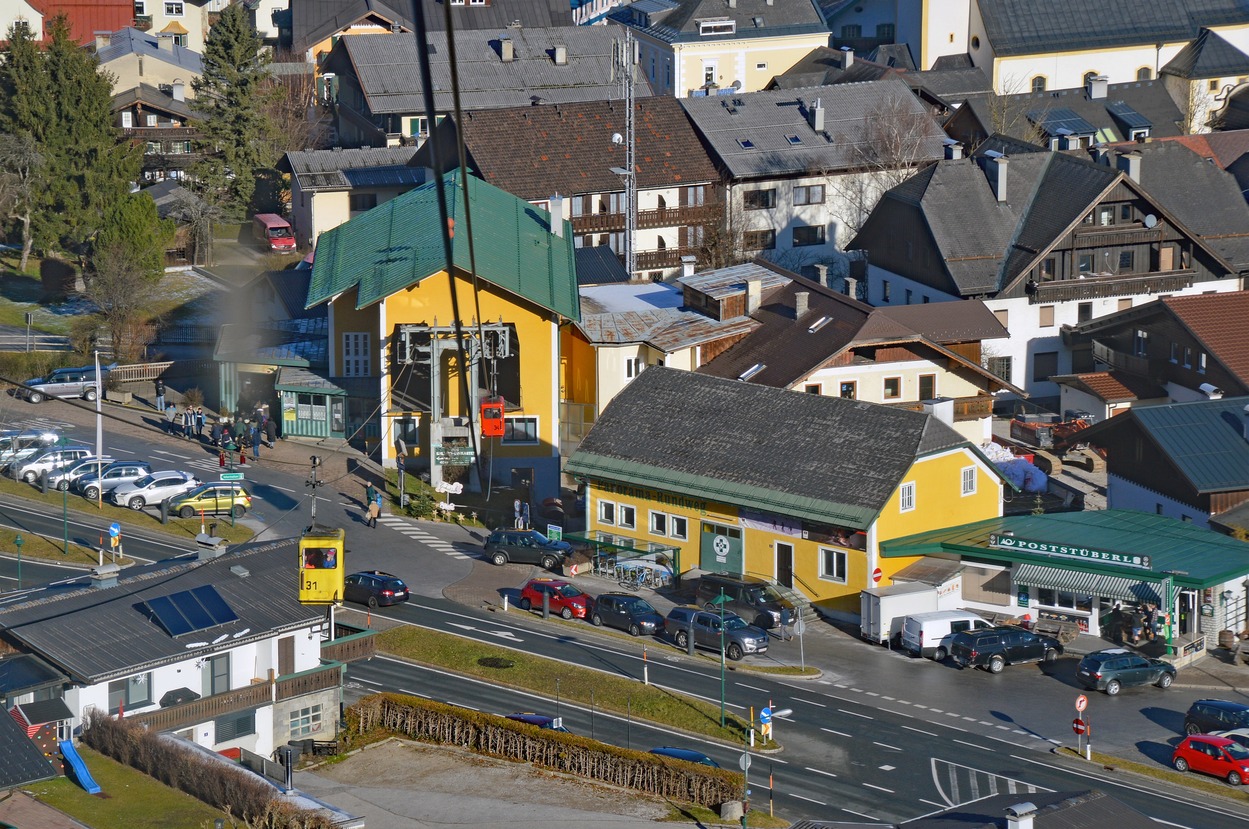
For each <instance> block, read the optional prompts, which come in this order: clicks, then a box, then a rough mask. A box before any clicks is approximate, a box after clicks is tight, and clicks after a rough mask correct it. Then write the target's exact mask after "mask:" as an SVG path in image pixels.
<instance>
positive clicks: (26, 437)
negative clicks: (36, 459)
mask: <svg viewBox="0 0 1249 829" xmlns="http://www.w3.org/2000/svg"><path fill="white" fill-rule="evenodd" d="M60 439H61V436H60V435H58V434H57V433H56V432H50V431H47V430H43V429H30V430H24V431H20V432H19V431H15V430H7V431H4V432H0V470H3V469H8V468H9V464H10V463H12V462H13V461H15V460H20V459H21V458H25V457H27V456H28V455H33V454H34V453H35V452H37V451H39V450H40V449H43V448H44V447H47V446H51V445H52V444H54V443H56V442H57V441H58V440H60Z"/></svg>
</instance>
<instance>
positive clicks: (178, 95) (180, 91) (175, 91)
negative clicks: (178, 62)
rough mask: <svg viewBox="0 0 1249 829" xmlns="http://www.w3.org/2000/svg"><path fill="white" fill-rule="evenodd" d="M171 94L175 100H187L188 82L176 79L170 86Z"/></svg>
mask: <svg viewBox="0 0 1249 829" xmlns="http://www.w3.org/2000/svg"><path fill="white" fill-rule="evenodd" d="M169 94H170V95H172V96H173V99H174V100H175V101H185V100H186V84H184V83H183V82H182V81H174V82H173V83H172V84H170V86H169Z"/></svg>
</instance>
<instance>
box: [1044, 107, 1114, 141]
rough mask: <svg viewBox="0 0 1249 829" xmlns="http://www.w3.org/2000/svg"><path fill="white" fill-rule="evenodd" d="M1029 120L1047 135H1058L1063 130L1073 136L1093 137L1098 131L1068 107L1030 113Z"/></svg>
mask: <svg viewBox="0 0 1249 829" xmlns="http://www.w3.org/2000/svg"><path fill="white" fill-rule="evenodd" d="M1028 120H1029V121H1031V122H1032V123H1034V124H1036V125H1037V126H1039V127H1040V128H1041V129H1042V130H1044V131H1045V133H1046V134H1047V135H1057V134H1058V131H1059V130H1062V129H1065V130H1068V131H1070V133H1071V134H1072V135H1092V134H1093V133H1095V132H1096V131H1097V130H1096V128H1095V127H1094V126H1093V125H1092V124H1090V123H1089V122H1088V121H1086V120H1084V119H1083V118H1081V117H1080V116H1079V115H1076V114H1075V112H1073V111H1072V110H1070V109H1067V108H1066V107H1060V108H1058V109H1051V110H1041V111H1034V112H1029V113H1028Z"/></svg>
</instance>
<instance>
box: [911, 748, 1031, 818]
mask: <svg viewBox="0 0 1249 829" xmlns="http://www.w3.org/2000/svg"><path fill="white" fill-rule="evenodd" d="M932 782H933V783H934V784H936V787H937V791H938V792H940V793H941V799H942V800H944V801H945V802H946V803H947V804H948V805H950V806H958V805H960V804H962V803H969V802H971V801H973V800H979V799H980V798H982V797H989V796H991V795H995V794H1024V793H1027V794H1031V793H1034V792H1050V791H1053V789H1047V788H1044V787H1043V786H1036V785H1034V784H1032V783H1025V782H1024V781H1022V780H1016V779H1015V778H1013V777H1006V776H1004V775H1001V774H994V773H992V772H987V771H981V770H980V769H977V768H973V767H972V766H965V765H963V764H962V763H951V762H950V761H948V760H940V759H938V758H936V757H934V758H932Z"/></svg>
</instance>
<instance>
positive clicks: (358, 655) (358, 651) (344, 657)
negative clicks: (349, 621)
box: [321, 624, 377, 663]
mask: <svg viewBox="0 0 1249 829" xmlns="http://www.w3.org/2000/svg"><path fill="white" fill-rule="evenodd" d="M335 628H336V630H335V635H336V637H337V638H335V639H331V640H330V641H328V642H323V643H321V658H322V659H325V660H327V661H330V662H342V663H347V662H355V661H357V660H359V659H372V658H373V655H374V654H375V653H377V631H375V630H363V629H361V628H355V627H351V626H349V625H341V624H340V625H335Z"/></svg>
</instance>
